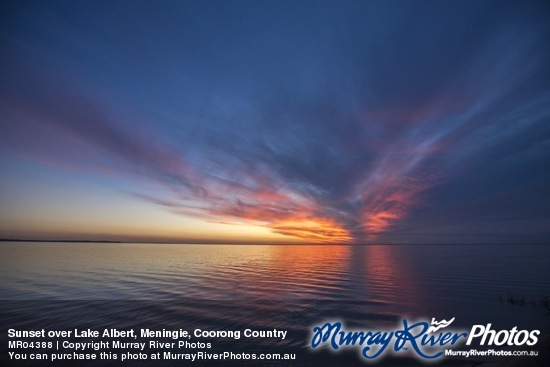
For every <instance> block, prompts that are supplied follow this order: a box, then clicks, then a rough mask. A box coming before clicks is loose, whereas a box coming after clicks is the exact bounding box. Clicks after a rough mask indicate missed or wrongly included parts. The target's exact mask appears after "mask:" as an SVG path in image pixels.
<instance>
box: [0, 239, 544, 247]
mask: <svg viewBox="0 0 550 367" xmlns="http://www.w3.org/2000/svg"><path fill="white" fill-rule="evenodd" d="M0 242H57V243H71V242H73V243H115V244H116V243H127V244H131V243H136V244H137V243H139V244H158V245H241V246H550V243H257V242H198V241H197V242H195V241H179V242H175V241H170V242H164V241H117V240H46V239H32V240H29V239H16V238H0Z"/></svg>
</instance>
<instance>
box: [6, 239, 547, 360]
mask: <svg viewBox="0 0 550 367" xmlns="http://www.w3.org/2000/svg"><path fill="white" fill-rule="evenodd" d="M0 251H1V258H2V260H1V268H2V269H1V273H2V284H1V285H0V299H2V300H5V301H10V302H11V303H10V302H8V303H6V302H4V304H5V305H7V306H4V313H3V318H4V319H3V322H9V323H19V324H20V325H25V323H29V322H33V323H40V322H56V323H59V322H62V323H66V324H67V325H68V324H69V323H71V322H75V320H78V321H79V322H87V321H88V322H89V323H90V324H94V325H96V326H97V323H98V322H99V323H103V324H105V323H107V324H108V323H118V324H120V323H121V322H122V323H125V325H127V326H132V325H138V324H139V323H141V324H143V323H146V324H147V325H142V326H143V327H151V326H148V325H150V324H151V323H153V324H155V325H157V326H158V325H164V324H166V325H172V327H174V325H173V323H174V318H175V317H176V316H177V317H178V319H181V317H182V315H181V313H182V312H183V313H184V315H185V320H182V322H184V323H185V324H186V325H185V326H190V324H196V325H198V326H201V327H204V325H205V324H207V325H210V326H211V327H216V328H221V327H243V328H244V327H250V326H255V327H265V328H273V327H277V328H285V329H288V330H290V332H291V333H292V332H293V333H295V335H301V334H303V335H305V333H307V332H308V330H310V328H311V325H312V324H319V323H320V322H322V321H324V320H333V319H340V320H343V321H345V322H346V323H347V324H350V325H361V326H367V327H368V326H373V327H374V326H376V327H384V326H388V327H391V325H396V322H399V320H400V319H401V318H403V317H407V318H411V319H412V318H425V319H426V318H428V319H431V317H436V318H439V319H442V318H446V319H449V318H452V317H456V318H457V323H459V324H460V325H465V326H469V325H471V324H473V323H483V324H486V323H489V322H491V323H493V325H498V326H499V327H500V328H505V327H511V326H515V325H520V326H521V327H522V328H533V327H535V326H536V327H538V328H540V329H542V330H545V333H547V332H548V331H550V322H549V321H550V317H549V311H550V310H549V309H545V307H544V305H543V304H541V303H540V302H539V300H540V299H541V297H545V296H549V295H550V267H549V266H548V265H549V261H548V259H549V258H550V247H547V246H534V245H514V246H512V245H505V246H496V245H490V246H488V245H477V246H476V245H467V246H435V245H411V246H386V245H368V246H313V245H312V246H263V245H259V246H237V245H172V244H103V243H98V244H92V243H24V242H21V243H2V244H0ZM510 296H512V297H514V298H515V299H523V300H524V304H522V305H512V304H511V303H510V302H509V299H510ZM19 300H27V301H29V300H35V301H40V302H34V303H32V305H33V306H32V307H31V306H18V308H21V307H22V308H25V307H29V312H30V311H33V314H34V316H33V317H32V318H31V319H32V320H31V321H29V316H28V315H27V314H25V312H24V311H19V312H14V311H13V308H14V306H13V305H16V304H17V305H28V304H29V303H25V302H23V303H17V302H15V303H14V302H13V301H19ZM46 300H48V301H52V302H46ZM105 300H112V303H110V304H112V305H116V306H113V307H112V309H110V311H109V312H96V311H97V309H99V310H100V311H101V309H100V308H101V307H100V306H97V305H98V303H97V302H96V303H93V302H92V303H90V302H88V301H105ZM53 301H60V303H56V302H53ZM66 301H71V302H66ZM75 301H79V302H75ZM128 301H134V302H128ZM86 302H87V303H86ZM83 304H95V305H96V306H94V307H96V311H90V313H88V314H87V315H88V316H87V317H85V318H84V319H83V318H82V307H83V306H82V305H83ZM10 305H11V306H10ZM52 305H53V306H52ZM55 305H64V306H63V307H64V308H65V311H64V312H63V316H62V317H61V316H60V315H59V307H58V306H55ZM139 305H142V306H143V307H141V306H139ZM138 306H139V307H138ZM10 307H11V308H10ZM40 307H42V308H43V309H44V310H43V312H36V309H37V308H38V309H39V308H40ZM71 307H74V310H73V311H74V312H73V313H71ZM79 307H80V308H79ZM31 308H32V310H31ZM147 310H149V311H147ZM92 315H95V316H92ZM268 315H269V316H268ZM6 320H7V321H6ZM305 339H307V335H306V336H304V337H302V338H301V339H300V338H294V339H292V340H288V341H286V342H285V343H291V344H292V343H295V344H296V345H295V346H296V347H303V343H304V340H305ZM298 344H299V345H298ZM298 365H299V364H298Z"/></svg>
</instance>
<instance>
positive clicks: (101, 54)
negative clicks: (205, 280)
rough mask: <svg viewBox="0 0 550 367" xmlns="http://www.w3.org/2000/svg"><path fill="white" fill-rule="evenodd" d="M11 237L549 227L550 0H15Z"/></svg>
mask: <svg viewBox="0 0 550 367" xmlns="http://www.w3.org/2000/svg"><path fill="white" fill-rule="evenodd" d="M0 55H1V57H0V237H2V238H22V239H83V240H122V241H160V242H188V243H349V244H360V243H395V244H406V243H434V244H436V243H439V244H447V243H549V242H550V225H549V222H550V169H549V168H550V6H549V4H548V2H546V1H521V2H518V1H513V2H505V1H483V0H482V1H468V2H465V1H340V0H338V1H336V0H334V1H322V0H316V1H270V0H267V1H252V0H251V1H244V0H234V1H213V0H206V1H198V0H197V1H194V0H187V1H167V0H163V1H144V0H136V1H117V0H115V1H108V2H106V1H57V0H56V1H54V0H46V1H3V2H2V3H1V5H0Z"/></svg>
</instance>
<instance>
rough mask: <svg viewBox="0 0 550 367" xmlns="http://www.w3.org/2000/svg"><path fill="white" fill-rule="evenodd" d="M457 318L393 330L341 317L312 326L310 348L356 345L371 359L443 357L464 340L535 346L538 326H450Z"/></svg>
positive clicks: (400, 326)
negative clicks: (348, 324)
mask: <svg viewBox="0 0 550 367" xmlns="http://www.w3.org/2000/svg"><path fill="white" fill-rule="evenodd" d="M454 320H455V318H454V317H453V318H452V319H450V320H448V321H447V320H441V321H436V319H434V318H432V321H431V323H428V322H427V321H419V322H409V321H408V320H406V319H403V320H402V321H401V324H399V325H398V327H397V328H396V329H393V330H346V329H345V327H344V326H343V324H342V323H341V322H339V321H336V322H326V323H325V324H323V325H322V326H315V327H313V334H312V337H311V348H313V349H316V348H320V347H327V348H329V349H331V350H334V351H338V350H341V349H345V348H356V349H358V350H359V351H360V354H361V356H362V357H364V358H366V359H368V360H374V359H377V358H381V357H383V356H385V355H386V354H388V353H390V354H394V355H399V354H409V355H410V354H412V355H414V356H416V357H418V358H421V359H426V360H433V359H436V358H440V357H443V356H444V355H445V354H446V353H445V351H446V350H447V349H449V348H456V347H458V346H460V345H462V344H465V345H467V346H470V345H472V343H476V344H477V343H479V345H481V346H505V345H508V346H522V345H527V346H532V345H535V344H536V343H537V341H538V335H539V334H540V331H539V330H532V331H527V330H518V329H517V327H513V328H512V329H511V330H498V331H497V330H493V329H492V324H486V325H473V326H472V328H471V329H470V331H469V332H467V331H466V330H456V329H453V328H452V327H449V326H450V325H451V324H452V323H453V321H454Z"/></svg>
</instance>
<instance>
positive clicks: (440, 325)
mask: <svg viewBox="0 0 550 367" xmlns="http://www.w3.org/2000/svg"><path fill="white" fill-rule="evenodd" d="M453 321H455V318H454V317H453V318H452V319H450V320H449V321H447V320H445V319H443V320H441V321H439V322H437V321H435V318H432V324H431V326H430V327H429V328H428V331H427V333H435V332H436V331H437V330H440V329H444V328H446V327H447V326H449V325H451V324H452V323H453Z"/></svg>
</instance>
